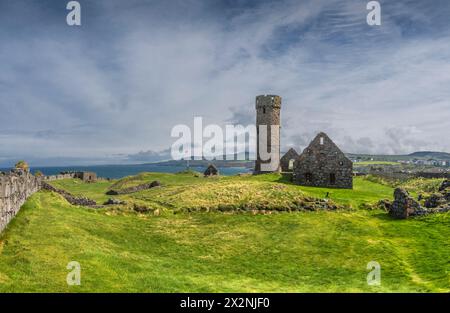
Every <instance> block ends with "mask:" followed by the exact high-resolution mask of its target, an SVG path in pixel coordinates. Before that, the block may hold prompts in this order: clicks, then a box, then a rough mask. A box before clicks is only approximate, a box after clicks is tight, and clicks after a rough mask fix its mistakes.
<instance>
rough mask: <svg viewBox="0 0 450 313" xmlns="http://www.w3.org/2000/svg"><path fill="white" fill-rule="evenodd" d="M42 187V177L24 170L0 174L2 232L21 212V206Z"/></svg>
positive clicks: (0, 230)
mask: <svg viewBox="0 0 450 313" xmlns="http://www.w3.org/2000/svg"><path fill="white" fill-rule="evenodd" d="M40 188H41V179H40V178H37V177H35V176H34V175H32V174H31V173H29V172H27V171H22V170H13V171H11V172H10V173H6V174H5V173H2V174H0V232H2V231H3V229H4V228H5V227H6V226H7V225H8V223H9V222H10V221H11V220H12V219H13V217H14V216H16V214H17V212H19V210H20V207H21V206H22V205H23V204H24V203H25V201H26V200H27V199H28V197H30V196H31V195H32V194H33V193H35V192H36V191H38V190H39V189H40Z"/></svg>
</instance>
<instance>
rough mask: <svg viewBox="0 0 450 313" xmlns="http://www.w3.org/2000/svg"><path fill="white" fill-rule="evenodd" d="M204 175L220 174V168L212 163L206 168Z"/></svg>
mask: <svg viewBox="0 0 450 313" xmlns="http://www.w3.org/2000/svg"><path fill="white" fill-rule="evenodd" d="M203 175H204V176H205V177H206V176H217V175H219V170H218V169H217V167H216V166H215V165H214V164H210V165H209V166H208V168H207V169H206V170H205V172H204V173H203Z"/></svg>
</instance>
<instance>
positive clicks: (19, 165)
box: [14, 160, 30, 171]
mask: <svg viewBox="0 0 450 313" xmlns="http://www.w3.org/2000/svg"><path fill="white" fill-rule="evenodd" d="M14 167H15V168H17V169H22V170H25V171H28V170H29V169H30V167H29V166H28V163H27V162H25V161H24V160H20V161H19V162H17V163H16V165H14Z"/></svg>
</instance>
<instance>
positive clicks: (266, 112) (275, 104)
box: [255, 95, 281, 173]
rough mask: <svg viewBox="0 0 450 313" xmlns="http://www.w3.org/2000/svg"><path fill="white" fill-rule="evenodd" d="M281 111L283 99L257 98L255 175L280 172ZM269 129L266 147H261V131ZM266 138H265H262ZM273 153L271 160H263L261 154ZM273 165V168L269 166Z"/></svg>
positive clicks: (274, 97) (271, 97) (275, 97)
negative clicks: (262, 152)
mask: <svg viewBox="0 0 450 313" xmlns="http://www.w3.org/2000/svg"><path fill="white" fill-rule="evenodd" d="M280 110H281V97H280V96H276V95H261V96H257V97H256V134H257V140H256V153H257V158H256V162H255V173H264V172H266V173H267V172H278V171H279V170H280ZM260 128H264V129H267V132H266V133H267V138H266V142H265V143H264V145H265V147H264V146H263V147H261V149H260V145H259V141H260V135H261V134H260V132H261V129H260ZM261 138H264V137H261ZM263 150H265V151H266V152H267V153H271V156H272V157H271V159H270V160H265V158H261V155H260V152H261V151H263ZM269 164H272V165H273V166H269Z"/></svg>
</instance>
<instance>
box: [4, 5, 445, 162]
mask: <svg viewBox="0 0 450 313" xmlns="http://www.w3.org/2000/svg"><path fill="white" fill-rule="evenodd" d="M67 2H68V1H66V0H52V1H50V0H34V1H33V0H28V1H25V0H14V1H8V0H0V165H4V166H5V165H10V164H11V162H13V161H14V160H17V159H27V160H29V161H30V162H31V163H32V165H43V164H44V165H49V164H55V165H61V164H67V165H75V164H87V163H92V164H93V163H120V162H145V161H153V160H157V159H159V158H166V157H167V153H165V152H164V151H165V150H167V149H168V148H169V147H170V146H171V144H172V143H173V142H174V140H175V139H174V138H171V137H170V132H171V129H172V127H173V126H175V125H176V124H187V125H192V124H193V119H194V116H202V117H203V118H204V123H205V124H209V123H217V124H219V125H225V124H226V123H241V124H245V125H247V124H249V123H254V119H255V117H254V101H255V96H256V95H259V94H278V95H280V96H282V97H283V104H282V105H283V108H282V146H283V150H286V148H287V147H291V146H292V147H295V148H297V149H299V150H300V149H302V148H304V147H305V145H306V144H307V143H308V141H309V140H311V139H312V137H313V136H314V134H315V133H317V132H318V131H325V132H327V133H328V134H329V135H330V137H332V138H333V139H334V140H335V141H336V143H338V144H339V145H340V146H341V147H342V149H343V150H344V151H346V152H355V153H380V154H400V153H411V152H414V151H417V150H437V151H447V152H450V141H449V139H448V137H449V136H448V135H449V129H450V2H449V1H447V0H442V1H440V0H433V1H402V0H389V1H388V0H384V1H380V3H381V9H382V25H381V26H369V25H367V22H366V16H367V13H368V12H369V11H368V10H367V9H366V5H367V2H368V1H362V0H346V1H333V0H323V1H319V0H311V1H308V0H286V1H244V0H234V1H233V0H223V1H220V0H208V1H206V0H204V1H194V0H164V1H162V0H161V1H151V0H128V1H122V0H80V1H79V2H80V3H81V23H82V25H81V26H79V27H77V26H75V27H70V26H68V25H67V24H66V15H67V13H68V11H67V10H66V4H67ZM161 151H162V152H161Z"/></svg>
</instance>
